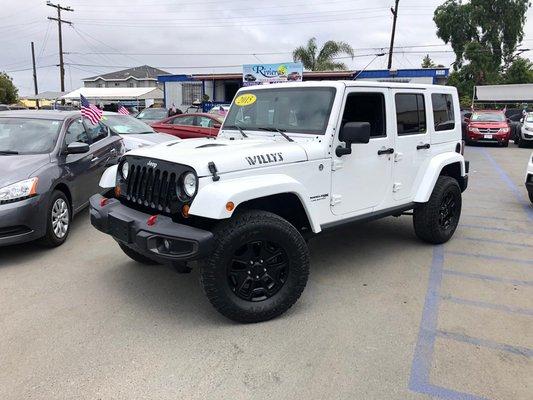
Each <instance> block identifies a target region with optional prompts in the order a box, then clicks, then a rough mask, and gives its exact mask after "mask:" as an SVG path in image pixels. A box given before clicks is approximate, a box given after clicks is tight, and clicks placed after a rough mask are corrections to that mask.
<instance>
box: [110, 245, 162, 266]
mask: <svg viewBox="0 0 533 400" xmlns="http://www.w3.org/2000/svg"><path fill="white" fill-rule="evenodd" d="M118 245H119V247H120V249H121V250H122V251H123V252H124V254H126V255H127V256H128V257H129V258H131V259H132V260H133V261H137V262H138V263H141V264H146V265H158V263H157V262H155V261H154V260H152V259H151V258H148V257H146V256H144V255H142V254H141V253H139V252H137V251H135V250H133V249H131V248H129V247H128V246H126V245H125V244H122V243H118Z"/></svg>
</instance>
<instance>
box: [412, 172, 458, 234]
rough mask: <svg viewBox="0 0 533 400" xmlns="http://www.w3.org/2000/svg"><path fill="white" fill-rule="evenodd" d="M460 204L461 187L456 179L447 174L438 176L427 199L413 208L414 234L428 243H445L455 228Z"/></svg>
mask: <svg viewBox="0 0 533 400" xmlns="http://www.w3.org/2000/svg"><path fill="white" fill-rule="evenodd" d="M461 206H462V198H461V188H460V187H459V184H458V183H457V181H456V180H455V179H454V178H451V177H449V176H440V177H439V179H438V180H437V183H436V184H435V187H434V189H433V193H431V197H430V198H429V201H428V202H427V203H424V204H421V205H420V206H418V207H417V208H415V210H414V214H413V225H414V228H415V233H416V235H417V236H418V237H419V238H420V239H421V240H423V241H425V242H428V243H432V244H442V243H446V242H447V241H448V240H450V239H451V238H452V236H453V234H454V233H455V230H456V229H457V225H458V224H459V218H460V217H461Z"/></svg>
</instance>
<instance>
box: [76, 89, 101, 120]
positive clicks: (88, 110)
mask: <svg viewBox="0 0 533 400" xmlns="http://www.w3.org/2000/svg"><path fill="white" fill-rule="evenodd" d="M80 103H81V115H82V117H85V118H87V119H88V120H89V121H91V123H92V124H93V125H96V124H97V123H98V122H99V121H100V120H101V119H102V114H103V112H102V110H100V109H99V108H98V107H96V106H95V105H94V104H91V103H89V101H88V100H87V99H86V98H85V97H83V95H82V94H80Z"/></svg>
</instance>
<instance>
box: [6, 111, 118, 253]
mask: <svg viewBox="0 0 533 400" xmlns="http://www.w3.org/2000/svg"><path fill="white" fill-rule="evenodd" d="M123 152H124V146H123V144H122V139H121V137H120V136H118V135H116V134H114V133H112V132H110V131H109V129H108V128H106V127H105V126H104V125H102V124H97V125H92V124H91V123H90V122H89V121H88V120H86V119H82V118H81V116H80V112H79V111H77V112H66V111H44V110H38V111H29V110H28V111H4V112H2V113H1V114H0V171H2V173H1V174H0V246H4V245H9V244H14V243H22V242H27V241H31V240H35V239H41V240H42V242H43V243H45V244H47V245H49V246H58V245H60V244H62V243H64V242H65V240H66V239H67V237H68V234H69V231H70V226H71V221H72V217H73V215H75V214H76V213H78V212H79V211H80V210H82V209H83V208H84V207H85V206H87V204H88V201H89V197H90V196H92V195H93V194H95V193H100V192H101V191H102V189H101V188H100V187H99V186H98V181H99V180H100V177H101V175H102V173H103V172H104V170H105V169H106V168H107V167H109V166H110V165H113V164H116V163H117V162H118V159H119V157H120V156H121V155H122V154H123Z"/></svg>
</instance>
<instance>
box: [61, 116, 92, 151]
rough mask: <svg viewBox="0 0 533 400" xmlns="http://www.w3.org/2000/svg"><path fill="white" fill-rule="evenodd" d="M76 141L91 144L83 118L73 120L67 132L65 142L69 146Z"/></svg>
mask: <svg viewBox="0 0 533 400" xmlns="http://www.w3.org/2000/svg"><path fill="white" fill-rule="evenodd" d="M74 142H81V143H87V144H90V141H89V136H88V135H87V132H86V131H85V126H84V125H83V123H82V122H81V119H78V120H76V121H74V122H71V123H70V125H69V127H68V129H67V132H66V134H65V144H66V145H67V146H68V145H69V144H71V143H74Z"/></svg>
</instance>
